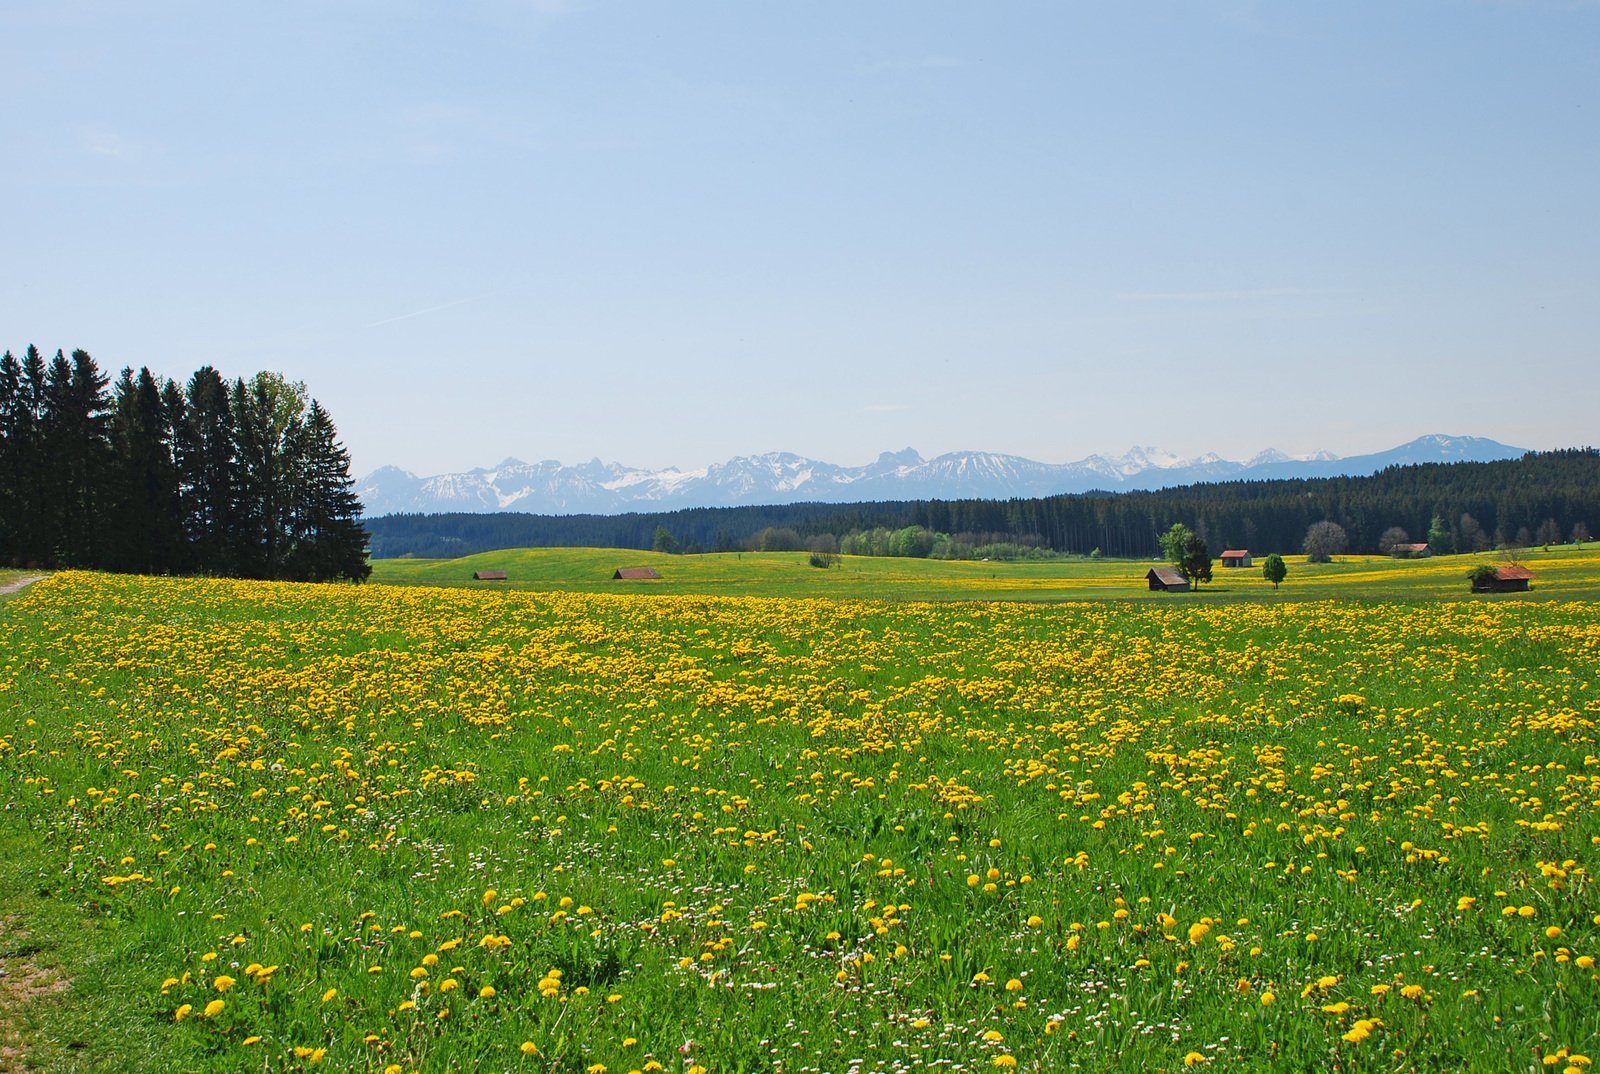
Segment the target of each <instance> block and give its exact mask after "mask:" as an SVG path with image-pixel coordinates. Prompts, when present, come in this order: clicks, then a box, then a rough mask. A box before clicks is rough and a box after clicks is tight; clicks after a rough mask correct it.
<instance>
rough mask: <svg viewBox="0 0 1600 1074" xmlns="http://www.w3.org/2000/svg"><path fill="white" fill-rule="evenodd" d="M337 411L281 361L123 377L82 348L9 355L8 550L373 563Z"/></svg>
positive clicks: (106, 564)
mask: <svg viewBox="0 0 1600 1074" xmlns="http://www.w3.org/2000/svg"><path fill="white" fill-rule="evenodd" d="M367 540H368V534H367V532H366V530H365V528H364V527H363V526H362V523H361V502H360V500H359V499H358V498H357V497H356V495H355V492H354V481H353V480H352V479H351V476H350V456H349V453H348V452H347V451H346V450H345V448H344V446H343V445H342V444H341V443H340V442H339V439H338V432H337V430H336V429H335V427H334V424H333V419H332V418H331V417H330V416H329V414H328V412H327V410H326V409H324V408H323V406H322V405H321V404H320V403H318V402H317V401H316V400H314V399H311V400H309V401H308V398H307V394H306V388H305V385H303V384H300V383H297V382H291V381H288V380H285V379H284V378H283V377H282V376H280V375H278V374H276V373H258V374H256V375H255V376H253V377H251V378H250V379H249V380H244V379H236V380H233V381H228V380H226V379H224V378H223V376H222V374H221V373H219V372H218V371H217V370H216V369H214V368H212V367H211V366H204V367H202V368H201V369H199V370H197V371H196V372H195V374H194V375H193V376H192V377H190V378H189V381H188V383H187V384H184V385H179V384H178V383H177V382H175V381H172V380H166V379H162V378H160V377H157V376H156V375H155V374H153V373H151V372H150V370H149V369H148V368H142V369H140V370H139V371H138V372H137V373H135V372H134V371H133V370H131V369H123V370H122V373H121V375H120V376H119V377H118V378H117V380H116V382H115V383H114V384H113V383H112V382H111V380H110V378H109V377H107V376H106V375H105V374H104V373H102V372H101V371H100V369H99V367H98V366H97V365H96V364H95V361H94V359H93V358H91V357H90V356H89V354H88V353H87V352H85V351H82V350H75V351H73V352H72V354H71V356H70V357H69V356H67V355H65V354H63V353H62V352H60V351H57V352H56V355H55V357H54V359H51V360H48V361H47V360H46V359H45V358H44V356H43V355H42V354H41V353H40V352H39V350H38V349H37V348H36V347H33V346H29V347H28V348H27V350H26V351H24V352H23V356H22V358H21V359H20V360H18V359H17V358H16V357H15V356H14V355H13V354H12V353H11V352H10V351H7V352H6V353H5V355H4V357H3V358H0V564H10V565H14V566H38V567H81V568H92V569H99V570H110V571H123V572H130V573H141V574H211V575H223V576H232V577H243V578H273V579H286V580H296V581H328V580H333V579H337V578H349V579H356V580H359V579H363V578H365V577H367V575H368V574H369V573H370V572H371V567H370V566H369V565H368V564H367Z"/></svg>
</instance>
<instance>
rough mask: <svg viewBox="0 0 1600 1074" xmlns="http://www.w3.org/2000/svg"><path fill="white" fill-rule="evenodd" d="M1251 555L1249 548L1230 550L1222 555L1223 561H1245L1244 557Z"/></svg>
mask: <svg viewBox="0 0 1600 1074" xmlns="http://www.w3.org/2000/svg"><path fill="white" fill-rule="evenodd" d="M1249 554H1250V549H1248V548H1230V549H1228V550H1227V551H1226V552H1224V553H1222V558H1223V559H1243V558H1244V557H1246V556H1248V555H1249Z"/></svg>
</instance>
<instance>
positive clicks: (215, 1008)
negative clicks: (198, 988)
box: [202, 999, 227, 1018]
mask: <svg viewBox="0 0 1600 1074" xmlns="http://www.w3.org/2000/svg"><path fill="white" fill-rule="evenodd" d="M226 1006H227V1004H226V1003H224V1002H222V1000H220V999H214V1000H212V1001H211V1002H210V1003H207V1004H206V1009H205V1010H204V1011H203V1012H202V1013H203V1014H204V1015H205V1016H206V1017H207V1018H215V1017H216V1016H217V1015H219V1014H221V1013H222V1009H223V1008H224V1007H226Z"/></svg>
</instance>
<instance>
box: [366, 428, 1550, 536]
mask: <svg viewBox="0 0 1600 1074" xmlns="http://www.w3.org/2000/svg"><path fill="white" fill-rule="evenodd" d="M1522 454H1524V449H1523V448H1517V447H1510V446H1508V445H1506V444H1501V443H1498V442H1496V441H1494V440H1487V439H1484V438H1483V437H1477V436H1443V435H1439V434H1434V435H1431V436H1423V437H1419V438H1418V439H1416V440H1413V441H1411V442H1410V443H1407V444H1401V445H1400V446H1399V447H1397V448H1392V449H1390V450H1388V451H1382V452H1378V453H1376V454H1373V455H1351V456H1347V457H1345V458H1340V457H1338V456H1336V455H1332V454H1330V453H1328V452H1326V451H1319V452H1317V453H1315V454H1313V455H1304V456H1291V455H1286V454H1284V453H1283V452H1281V451H1275V450H1268V451H1263V452H1261V453H1260V454H1258V455H1256V456H1254V457H1253V458H1250V459H1247V460H1245V461H1242V462H1236V461H1232V460H1229V459H1224V458H1222V457H1221V456H1219V455H1216V454H1211V453H1208V454H1205V455H1201V456H1199V457H1197V458H1193V459H1185V458H1181V457H1179V456H1177V455H1174V454H1172V453H1171V452H1168V451H1163V450H1161V449H1160V448H1152V447H1135V448H1132V449H1130V450H1129V451H1128V452H1126V453H1125V454H1122V455H1118V456H1115V457H1109V456H1105V455H1090V456H1089V457H1088V458H1086V459H1081V460H1079V461H1078V462H1068V463H1044V462H1034V461H1033V460H1032V459H1024V458H1020V457H1019V456H1016V455H998V454H994V453H993V452H986V451H955V452H950V453H949V454H945V455H940V456H939V457H937V458H933V459H924V458H923V457H922V456H920V455H918V454H917V453H916V452H915V451H913V450H912V449H911V448H906V449H905V450H903V451H886V452H884V453H883V454H882V455H880V456H878V459H877V461H876V462H872V463H868V464H867V465H866V466H838V465H835V464H833V463H827V462H818V461H817V460H815V459H807V458H802V457H801V456H799V455H791V454H788V453H786V452H774V453H772V454H769V455H745V456H740V457H739V458H735V459H729V460H728V461H727V462H725V463H717V464H713V465H710V466H707V467H705V468H704V469H699V470H678V469H667V470H643V469H639V468H637V467H630V466H623V465H621V464H619V463H611V462H601V461H600V460H599V459H594V460H592V461H590V462H586V463H579V464H577V465H575V466H568V465H566V464H564V463H560V462H556V461H554V460H546V461H544V462H537V463H526V462H521V461H519V460H517V459H507V460H506V461H504V462H502V463H501V464H500V465H498V466H491V467H485V468H481V469H477V470H471V471H469V472H467V473H464V474H440V475H438V476H437V477H418V476H416V475H415V474H411V473H407V472H406V471H404V470H401V469H398V468H397V467H393V466H385V467H382V468H380V469H378V470H374V471H373V472H372V473H370V474H368V475H367V476H366V477H365V478H363V479H362V480H361V481H360V482H358V484H357V488H356V491H357V493H358V494H359V495H360V497H361V501H362V503H363V505H364V506H365V508H366V514H367V516H368V517H371V518H376V517H377V516H379V515H389V514H399V513H416V514H432V513H442V512H450V511H462V512H471V513H489V512H494V511H521V512H525V513H527V514H537V515H572V514H597V515H614V514H623V513H626V512H629V511H671V510H676V509H678V508H684V507H734V506H741V505H747V504H784V503H798V502H814V503H867V502H871V501H874V500H924V499H945V500H948V499H1008V498H1011V497H1014V496H1015V497H1034V496H1053V495H1057V494H1060V493H1074V492H1090V491H1094V490H1102V491H1107V492H1130V491H1134V490H1139V489H1158V488H1169V487H1171V486H1174V485H1189V484H1194V483H1196V482H1200V481H1232V480H1243V479H1249V480H1276V479H1282V478H1300V477H1336V476H1359V475H1363V474H1372V473H1376V472H1377V471H1379V470H1382V469H1383V468H1384V467H1387V466H1404V465H1410V464H1413V463H1425V462H1467V461H1472V462H1486V461H1491V460H1494V459H1514V458H1518V457H1520V456H1521V455H1522Z"/></svg>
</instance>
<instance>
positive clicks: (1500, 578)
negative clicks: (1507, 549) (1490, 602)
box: [1472, 563, 1533, 593]
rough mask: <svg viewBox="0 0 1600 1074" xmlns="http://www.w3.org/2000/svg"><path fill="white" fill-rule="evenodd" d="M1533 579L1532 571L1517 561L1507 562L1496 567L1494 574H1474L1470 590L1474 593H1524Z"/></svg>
mask: <svg viewBox="0 0 1600 1074" xmlns="http://www.w3.org/2000/svg"><path fill="white" fill-rule="evenodd" d="M1531 581H1533V572H1532V571H1530V570H1529V569H1528V568H1526V567H1524V566H1522V565H1521V564H1519V563H1509V564H1507V565H1506V566H1504V567H1496V568H1495V570H1494V575H1493V576H1492V577H1491V576H1489V575H1481V576H1474V577H1473V579H1472V591H1473V592H1474V593H1526V592H1527V591H1528V583H1529V582H1531Z"/></svg>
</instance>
